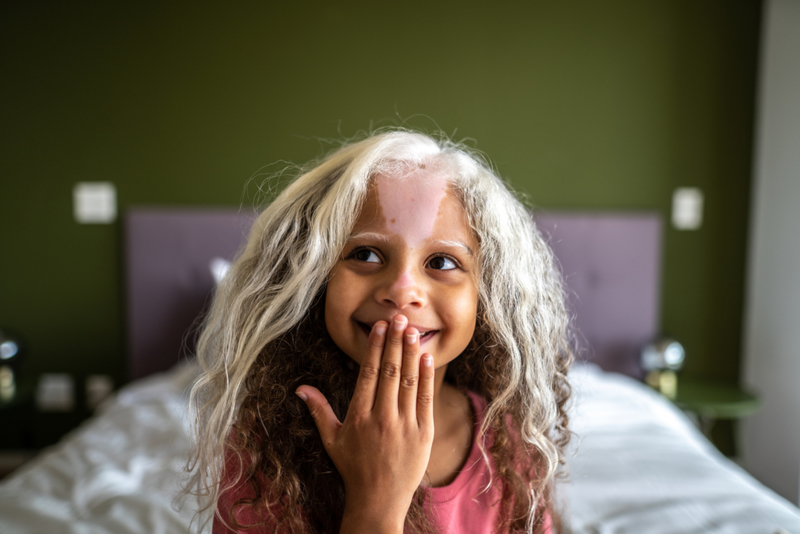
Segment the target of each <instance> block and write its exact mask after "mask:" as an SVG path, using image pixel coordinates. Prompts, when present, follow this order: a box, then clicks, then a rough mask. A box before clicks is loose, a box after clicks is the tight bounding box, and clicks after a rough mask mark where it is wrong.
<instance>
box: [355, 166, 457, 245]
mask: <svg viewBox="0 0 800 534" xmlns="http://www.w3.org/2000/svg"><path fill="white" fill-rule="evenodd" d="M367 229H369V230H371V231H376V230H379V231H383V232H384V233H388V234H398V235H402V236H404V237H406V238H407V239H412V240H415V241H419V240H423V239H426V238H431V237H434V236H438V237H440V238H441V236H442V235H443V234H445V235H448V236H451V237H453V238H456V237H457V238H460V239H463V240H467V239H469V240H470V241H472V239H471V234H472V232H471V231H470V230H469V223H468V218H467V214H466V212H465V210H464V208H463V206H462V204H461V201H460V200H459V199H458V197H457V196H456V193H455V190H454V189H453V188H452V187H451V185H450V182H449V180H448V179H447V177H446V176H445V175H443V174H439V173H432V172H429V171H425V170H420V171H417V172H415V173H413V174H411V175H408V176H404V177H402V178H396V177H391V176H385V175H382V174H379V175H377V176H376V177H375V178H373V180H372V183H371V184H370V188H369V190H368V193H367V197H366V199H365V202H364V206H363V208H362V210H361V214H360V216H359V218H358V221H357V222H356V225H355V228H354V229H353V230H354V233H358V232H359V231H364V230H367Z"/></svg>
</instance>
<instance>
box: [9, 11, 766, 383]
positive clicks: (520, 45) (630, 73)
mask: <svg viewBox="0 0 800 534" xmlns="http://www.w3.org/2000/svg"><path fill="white" fill-rule="evenodd" d="M107 4H110V3H97V4H95V5H89V4H86V3H76V2H24V3H23V2H11V1H9V2H3V3H2V5H1V6H0V55H1V57H2V72H3V76H2V79H3V81H2V83H0V95H2V99H0V109H1V110H2V116H0V123H2V127H1V128H0V132H2V133H1V134H0V135H2V139H1V141H0V180H1V182H0V186H1V187H0V192H1V193H2V196H1V197H0V198H2V204H0V205H1V206H2V208H1V209H0V325H1V326H3V327H6V328H13V329H15V330H17V331H19V332H21V333H22V334H23V335H24V336H25V338H26V339H27V341H28V349H29V354H28V356H29V357H28V359H27V362H26V365H25V369H24V371H25V372H26V373H28V374H29V376H30V375H34V374H37V373H41V372H57V371H66V372H74V373H76V374H81V373H94V372H98V373H109V374H112V375H113V376H115V377H116V378H117V380H118V381H121V380H122V379H123V377H124V369H125V359H124V358H125V356H124V326H123V298H124V295H123V286H122V282H123V281H122V278H121V250H122V249H121V247H122V243H121V236H122V229H121V225H120V223H119V222H117V223H116V224H113V225H79V224H77V223H76V222H75V221H74V220H73V218H72V200H71V191H72V187H73V185H74V184H75V182H78V181H112V182H114V183H115V184H116V186H117V190H118V197H119V207H120V210H122V211H124V210H125V208H126V207H128V206H132V205H142V204H147V205H233V206H238V205H240V204H244V205H245V206H249V205H252V203H253V202H254V199H255V198H256V197H257V193H258V191H257V188H256V186H255V182H248V180H249V179H250V177H251V176H252V175H254V173H256V172H258V171H259V170H260V169H262V167H263V166H264V165H267V164H270V163H274V162H277V161H279V160H289V161H293V162H298V163H299V162H304V161H305V160H307V159H309V158H311V157H313V156H316V155H317V154H319V153H320V151H321V150H322V149H323V148H324V147H325V146H326V145H324V144H322V143H320V141H319V138H340V137H342V136H350V135H353V134H355V133H356V132H357V131H359V130H363V129H368V128H370V125H389V124H397V123H399V122H402V121H405V123H406V124H408V125H411V126H415V127H422V128H425V129H427V130H434V129H436V128H437V127H439V128H441V129H442V130H444V131H446V132H450V133H453V132H455V137H456V138H471V139H474V140H476V143H475V145H476V146H477V148H479V149H480V150H483V151H484V152H486V153H487V154H488V155H489V156H490V157H491V158H492V159H493V161H494V162H495V163H496V165H497V167H498V168H499V171H500V173H501V174H502V175H503V176H505V177H506V178H507V179H509V181H510V182H511V183H512V184H513V186H514V187H515V188H516V189H518V190H519V191H522V192H524V193H525V194H526V195H527V196H528V197H529V199H530V200H531V202H532V203H533V204H535V205H537V206H541V207H545V208H567V209H584V208H586V209H595V208H597V209H622V210H643V209H656V210H659V211H660V212H661V213H662V214H663V215H664V217H665V220H668V217H669V207H670V199H671V194H672V191H673V190H674V188H676V187H679V186H697V187H701V188H702V189H703V190H704V192H705V194H706V211H705V224H704V226H703V228H702V229H701V230H699V231H696V232H677V231H674V230H672V229H669V228H668V229H667V231H666V234H665V262H664V286H663V310H662V325H663V329H664V331H666V332H669V333H671V334H673V335H674V336H676V337H677V338H678V339H680V340H681V341H683V342H684V344H685V346H686V348H687V352H688V362H687V372H690V373H693V374H699V375H709V376H717V377H720V378H725V379H730V380H735V379H736V378H737V377H738V375H739V365H740V364H739V361H740V332H741V323H742V319H741V316H742V299H743V280H744V265H745V243H746V232H747V224H748V223H747V221H748V194H749V189H750V167H751V137H752V124H753V106H754V86H755V71H756V57H757V44H758V28H759V13H760V4H759V2H744V1H733V0H716V1H710V0H703V1H694V0H691V1H690V0H686V1H668V0H657V1H647V2H642V1H640V0H630V1H622V0H607V1H602V2H599V1H596V2H589V1H583V2H551V1H528V2H505V3H497V4H502V5H490V3H488V2H478V1H471V0H470V1H462V2H457V3H454V2H449V3H446V2H437V3H423V2H402V3H381V2H370V3H367V2H364V3H362V4H361V5H356V4H352V5H348V6H345V5H343V4H342V5H331V3H329V2H316V3H309V2H294V3H291V4H289V3H281V4H280V5H279V4H278V3H277V2H272V3H267V2H263V3H261V4H259V5H256V4H253V5H249V6H246V7H245V6H243V5H242V4H236V5H235V7H232V5H231V4H229V6H225V7H223V6H218V7H204V8H200V7H188V6H191V5H192V4H186V5H185V6H184V7H170V6H164V5H157V4H154V5H145V3H143V2H138V3H129V4H130V5H128V6H116V5H114V6H110V5H107ZM271 4H274V5H271ZM398 117H399V118H398ZM276 168H277V167H269V168H268V169H267V170H270V169H272V170H275V169H276Z"/></svg>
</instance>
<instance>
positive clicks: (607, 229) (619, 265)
mask: <svg viewBox="0 0 800 534" xmlns="http://www.w3.org/2000/svg"><path fill="white" fill-rule="evenodd" d="M535 219H536V224H537V226H538V227H539V230H540V231H541V232H542V233H543V234H544V236H545V238H546V239H547V241H548V242H549V244H550V247H551V248H552V249H553V252H554V253H555V255H556V257H557V258H558V261H559V263H560V264H561V271H562V274H563V276H564V280H565V283H566V287H567V296H568V301H569V302H568V305H569V307H570V310H571V312H572V314H573V317H574V323H573V325H574V326H575V327H576V330H577V334H578V347H579V359H584V360H586V361H590V362H593V363H596V364H598V365H599V366H600V367H602V368H603V369H605V370H606V371H615V372H618V373H623V374H627V375H629V376H633V377H635V378H642V376H643V372H642V368H641V364H640V353H641V349H642V347H643V346H644V345H645V344H646V343H648V342H650V341H652V340H654V339H655V338H656V336H658V334H659V333H660V332H659V324H660V321H659V310H660V304H661V300H660V296H661V218H660V216H659V215H658V214H656V213H636V214H620V213H569V212H564V213H554V212H548V213H543V214H537V215H536V217H535Z"/></svg>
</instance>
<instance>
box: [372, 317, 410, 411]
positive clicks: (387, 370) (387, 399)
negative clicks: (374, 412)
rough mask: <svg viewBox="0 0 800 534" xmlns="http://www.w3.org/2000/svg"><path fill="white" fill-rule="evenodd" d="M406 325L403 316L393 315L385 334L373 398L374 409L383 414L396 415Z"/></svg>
mask: <svg viewBox="0 0 800 534" xmlns="http://www.w3.org/2000/svg"><path fill="white" fill-rule="evenodd" d="M406 325H408V319H406V317H405V316H404V315H401V314H398V315H395V316H394V319H392V323H391V324H390V325H389V331H388V332H387V333H386V345H385V346H384V348H383V359H382V360H381V373H380V380H379V383H378V392H377V394H376V397H375V407H376V408H377V409H379V410H380V411H382V412H384V413H391V412H394V413H396V412H397V409H398V403H397V400H398V399H397V392H398V390H399V388H400V372H401V370H402V367H403V344H404V341H403V338H404V337H405V336H404V335H403V333H404V332H405V329H406Z"/></svg>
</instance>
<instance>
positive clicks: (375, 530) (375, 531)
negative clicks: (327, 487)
mask: <svg viewBox="0 0 800 534" xmlns="http://www.w3.org/2000/svg"><path fill="white" fill-rule="evenodd" d="M392 508H396V506H390V507H386V506H376V505H372V506H368V505H359V504H357V503H353V505H349V504H347V503H345V507H344V514H343V515H342V526H341V528H340V529H339V532H340V534H361V533H362V532H363V533H370V534H402V532H403V525H404V523H405V519H406V513H407V512H408V509H407V507H406V509H405V510H398V509H392Z"/></svg>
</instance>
